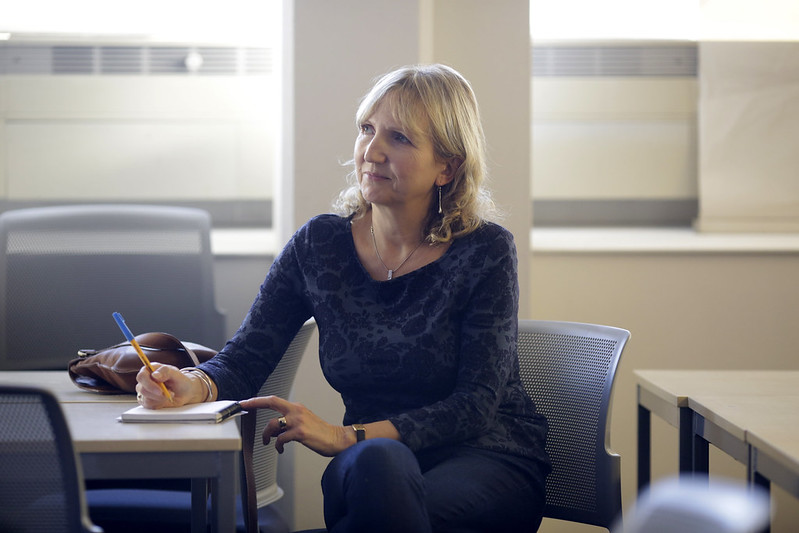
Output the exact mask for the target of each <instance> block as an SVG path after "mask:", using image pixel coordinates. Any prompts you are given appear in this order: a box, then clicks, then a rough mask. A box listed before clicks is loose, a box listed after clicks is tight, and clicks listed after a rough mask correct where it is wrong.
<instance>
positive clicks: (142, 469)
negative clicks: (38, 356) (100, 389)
mask: <svg viewBox="0 0 799 533" xmlns="http://www.w3.org/2000/svg"><path fill="white" fill-rule="evenodd" d="M0 382H7V383H13V384H16V385H36V386H40V387H42V388H45V389H48V390H50V391H52V392H53V394H54V395H55V396H56V398H57V399H58V400H59V402H60V403H61V407H62V409H63V411H64V414H65V415H66V419H67V424H68V425H69V429H70V433H71V434H72V440H73V443H74V446H75V450H76V451H77V452H78V454H79V456H80V462H81V465H82V469H83V475H84V478H85V479H169V478H173V479H174V478H192V479H193V480H203V483H196V482H193V483H192V487H193V496H192V507H193V510H192V530H194V531H204V525H205V518H206V516H205V514H206V497H205V496H206V490H205V487H206V484H207V486H208V489H209V490H210V494H211V516H210V521H211V525H212V526H213V527H212V530H213V531H218V532H220V533H222V532H231V531H234V530H235V524H236V495H237V489H238V480H239V463H240V452H241V435H240V433H239V429H238V425H237V424H236V423H235V421H233V420H229V421H227V422H223V423H221V424H123V423H121V422H118V421H117V417H119V415H120V414H121V413H122V412H123V411H125V410H127V409H130V408H131V407H132V406H134V405H135V404H136V398H135V396H133V395H100V394H95V393H91V392H85V391H81V390H80V389H78V388H77V387H76V386H75V385H74V384H72V382H71V381H70V379H69V376H68V374H67V372H66V371H63V372H61V371H54V372H40V371H19V372H15V371H8V372H0Z"/></svg>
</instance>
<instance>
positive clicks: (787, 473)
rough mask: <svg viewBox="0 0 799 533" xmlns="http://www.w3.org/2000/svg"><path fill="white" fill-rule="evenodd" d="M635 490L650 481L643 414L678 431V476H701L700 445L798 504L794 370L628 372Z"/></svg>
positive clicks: (798, 411)
mask: <svg viewBox="0 0 799 533" xmlns="http://www.w3.org/2000/svg"><path fill="white" fill-rule="evenodd" d="M634 374H635V376H636V379H637V394H638V488H639V490H640V489H642V488H643V487H645V486H646V485H648V484H649V482H650V478H651V414H652V413H655V414H656V415H658V416H659V417H661V418H663V419H664V420H666V421H667V422H669V423H670V424H671V425H673V426H675V427H676V428H677V429H678V434H679V445H678V448H679V450H678V456H679V469H680V472H681V474H689V475H690V474H693V473H702V474H707V473H708V470H709V464H708V463H709V460H708V455H709V449H708V445H709V444H713V445H714V446H716V447H717V448H718V449H719V450H721V451H723V452H724V453H727V454H728V455H730V456H732V457H733V458H735V459H736V460H738V461H739V462H741V463H743V464H745V465H746V467H747V474H748V479H749V481H750V482H751V483H755V484H757V485H761V486H763V487H764V488H766V489H768V488H769V486H770V484H771V483H776V484H777V485H779V486H780V487H782V488H783V489H785V490H786V491H788V492H789V493H791V494H792V495H793V496H795V497H797V498H799V371H794V370H636V371H634Z"/></svg>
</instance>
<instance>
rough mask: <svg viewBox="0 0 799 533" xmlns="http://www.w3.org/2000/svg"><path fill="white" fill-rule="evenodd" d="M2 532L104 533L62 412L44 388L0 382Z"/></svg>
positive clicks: (0, 496) (0, 513) (0, 505)
mask: <svg viewBox="0 0 799 533" xmlns="http://www.w3.org/2000/svg"><path fill="white" fill-rule="evenodd" d="M0 531H4V532H6V531H7V532H12V533H29V532H30V533H38V532H41V531H47V532H48V533H60V532H63V533H89V532H91V533H98V532H99V533H102V529H100V528H98V527H96V526H95V525H93V524H92V523H91V521H90V520H89V515H88V513H87V512H86V502H85V500H84V496H83V479H82V474H81V470H80V466H79V461H78V457H77V456H76V455H75V451H74V450H73V447H72V438H71V437H70V434H69V429H68V427H67V423H66V421H65V419H64V415H63V413H62V411H61V408H60V406H59V405H58V402H57V401H56V399H55V398H54V397H53V396H52V394H50V393H49V392H47V391H44V390H40V389H36V388H32V387H19V386H14V385H0Z"/></svg>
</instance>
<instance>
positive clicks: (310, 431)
mask: <svg viewBox="0 0 799 533" xmlns="http://www.w3.org/2000/svg"><path fill="white" fill-rule="evenodd" d="M240 403H241V406H242V407H243V408H244V410H246V411H250V410H253V409H272V410H273V411H277V412H278V413H280V414H281V415H282V416H281V417H278V418H273V419H272V420H270V421H269V422H268V423H267V424H266V427H265V428H264V433H263V442H264V445H266V444H269V442H270V440H271V439H272V437H277V439H276V441H275V449H277V451H278V453H283V446H284V445H285V444H286V443H287V442H291V441H296V442H299V443H300V444H303V445H304V446H306V447H308V448H310V449H311V450H313V451H315V452H316V453H318V454H319V455H323V456H325V457H332V456H334V455H336V454H338V453H339V452H341V451H343V450H344V449H346V448H347V447H349V446H351V445H352V442H351V440H350V439H349V438H348V437H349V435H348V434H347V430H346V428H344V427H342V426H333V425H331V424H328V423H327V422H325V421H324V420H322V419H321V418H319V417H318V416H316V415H315V414H314V413H313V412H312V411H311V410H310V409H308V408H307V407H305V406H304V405H302V404H299V403H293V402H289V401H287V400H284V399H282V398H278V397H277V396H259V397H257V398H250V399H249V400H244V401H242V402H240ZM280 418H282V419H283V420H285V426H284V427H281V423H280Z"/></svg>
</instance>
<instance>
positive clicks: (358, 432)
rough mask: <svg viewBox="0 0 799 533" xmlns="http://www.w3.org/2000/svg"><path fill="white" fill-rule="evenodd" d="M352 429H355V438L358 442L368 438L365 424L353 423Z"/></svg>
mask: <svg viewBox="0 0 799 533" xmlns="http://www.w3.org/2000/svg"><path fill="white" fill-rule="evenodd" d="M352 429H354V430H355V440H356V441H357V442H361V441H362V440H366V428H365V427H363V424H353V425H352Z"/></svg>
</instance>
